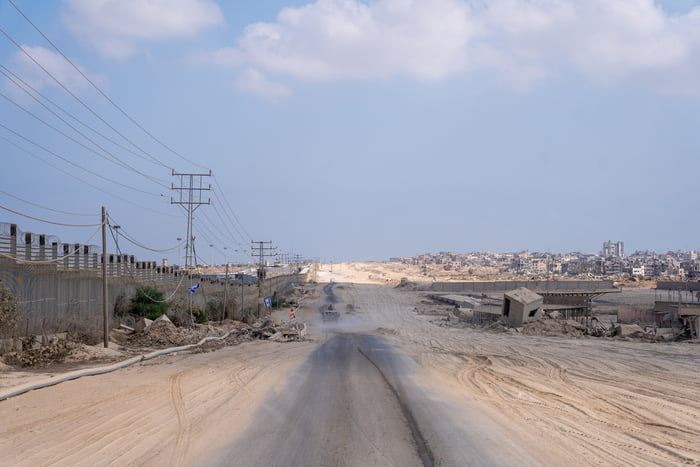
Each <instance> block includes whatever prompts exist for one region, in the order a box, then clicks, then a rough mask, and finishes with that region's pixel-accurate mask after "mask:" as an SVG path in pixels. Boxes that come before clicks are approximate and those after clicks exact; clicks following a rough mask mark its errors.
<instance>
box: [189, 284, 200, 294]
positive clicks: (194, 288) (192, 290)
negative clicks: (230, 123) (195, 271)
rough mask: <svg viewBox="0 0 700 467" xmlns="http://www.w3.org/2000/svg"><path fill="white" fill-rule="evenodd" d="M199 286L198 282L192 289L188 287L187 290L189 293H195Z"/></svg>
mask: <svg viewBox="0 0 700 467" xmlns="http://www.w3.org/2000/svg"><path fill="white" fill-rule="evenodd" d="M199 285H200V284H199V282H197V283H196V284H195V285H193V286H192V287H190V288H189V289H187V290H189V291H190V293H195V292H196V291H197V289H198V288H199Z"/></svg>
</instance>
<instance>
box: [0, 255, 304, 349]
mask: <svg viewBox="0 0 700 467" xmlns="http://www.w3.org/2000/svg"><path fill="white" fill-rule="evenodd" d="M143 277H144V278H142V279H139V278H138V277H136V276H127V277H109V279H108V290H109V292H108V295H109V310H110V313H111V314H112V315H113V313H114V307H115V304H116V303H117V302H118V301H120V300H125V301H126V302H128V301H129V300H130V299H131V298H132V297H133V296H134V294H135V292H136V288H137V287H140V286H151V287H154V288H156V289H158V290H160V291H161V292H163V294H164V296H165V297H166V298H168V297H170V296H172V298H171V299H170V300H169V301H170V302H171V303H176V304H179V305H180V306H181V307H182V306H186V305H185V304H189V300H190V298H191V299H192V306H193V308H199V309H206V306H207V303H208V302H209V301H211V300H214V301H218V302H221V301H223V296H224V283H225V281H224V280H219V279H209V278H202V277H200V276H184V277H183V275H182V274H175V273H174V272H173V271H171V270H166V271H163V272H161V273H154V274H149V275H148V276H143ZM305 280H306V278H305V277H303V276H301V275H298V274H285V275H279V276H275V277H271V278H269V279H267V280H266V281H264V282H263V291H262V292H263V293H262V294H261V295H262V297H263V298H264V297H267V296H272V294H274V293H275V292H278V293H284V292H285V291H286V290H288V289H289V288H290V286H291V284H292V283H302V282H304V281H305ZM0 282H2V283H3V284H4V285H5V286H6V287H8V288H9V290H10V292H11V293H12V294H13V295H14V296H15V297H16V298H17V301H18V303H19V306H20V310H21V316H22V320H21V322H20V323H19V324H18V326H17V327H16V328H15V330H13V331H12V333H13V334H15V335H36V334H46V333H55V332H64V331H66V330H68V328H70V327H71V326H75V325H76V323H79V325H80V328H81V329H85V331H86V332H89V331H90V330H91V329H93V330H94V331H95V332H98V333H99V332H101V329H102V279H101V277H100V275H99V274H98V272H97V271H67V270H59V269H57V268H56V267H55V266H51V265H36V266H24V265H20V264H15V263H13V262H0ZM196 283H199V284H200V287H199V288H198V289H197V291H196V293H194V294H190V292H189V290H188V289H189V288H190V287H191V286H193V285H194V284H196ZM226 294H227V299H228V302H229V303H230V304H231V303H232V304H235V305H232V306H236V308H238V309H239V310H240V307H241V303H242V305H243V307H244V308H245V307H248V308H249V309H253V310H257V303H258V286H257V284H256V283H253V284H245V283H244V284H243V286H242V287H241V285H240V283H229V285H228V287H227V292H226ZM190 295H191V297H190ZM241 296H242V300H241ZM233 311H234V310H227V314H228V315H229V316H232V312H233ZM112 322H114V321H113V320H112Z"/></svg>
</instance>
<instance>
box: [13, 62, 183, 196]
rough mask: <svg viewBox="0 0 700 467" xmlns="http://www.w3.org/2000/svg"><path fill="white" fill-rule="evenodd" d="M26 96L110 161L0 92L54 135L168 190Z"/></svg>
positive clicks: (163, 184)
mask: <svg viewBox="0 0 700 467" xmlns="http://www.w3.org/2000/svg"><path fill="white" fill-rule="evenodd" d="M0 73H1V71H0ZM20 89H21V88H20ZM23 91H24V92H27V91H26V90H24V89H23ZM27 94H28V95H29V96H30V97H31V98H32V99H34V100H35V101H36V102H38V103H39V104H40V105H41V106H43V107H44V108H45V109H46V110H48V111H49V112H51V113H52V114H53V115H54V116H55V117H56V118H58V119H59V120H61V121H62V122H63V123H65V124H66V125H68V126H69V127H70V128H72V129H73V131H75V132H76V133H78V134H79V135H81V136H82V137H83V138H85V139H86V140H88V141H90V142H91V143H92V144H94V145H95V146H97V147H98V148H100V149H101V150H102V151H104V152H105V153H107V154H109V155H110V156H112V159H110V158H109V157H107V156H105V155H103V154H100V153H99V152H97V151H95V150H94V149H93V148H91V147H89V146H87V145H85V144H83V143H82V142H80V141H78V140H77V139H75V138H73V137H72V136H70V135H69V134H67V133H66V132H65V131H63V130H61V129H59V128H57V127H56V126H54V125H52V124H50V123H49V122H47V121H46V120H44V119H43V118H41V117H39V116H38V115H36V114H35V113H34V112H32V111H30V110H29V109H27V108H26V107H24V106H22V105H21V104H19V103H18V102H16V101H15V100H14V99H12V98H11V97H9V96H7V95H6V94H4V93H3V92H0V97H2V98H3V99H5V100H6V101H8V102H10V103H12V104H13V105H15V106H16V107H17V108H19V109H20V110H22V111H23V112H25V113H27V114H28V115H30V116H31V117H33V118H34V119H36V120H38V121H39V122H41V123H43V124H44V125H46V126H47V127H49V128H51V129H52V130H53V131H55V132H56V133H58V134H60V135H61V136H63V137H65V138H67V139H69V140H70V141H73V142H74V143H75V144H77V145H78V146H80V147H82V148H84V149H86V150H88V151H90V152H91V153H93V154H95V155H96V156H97V157H100V158H102V159H104V160H106V161H108V162H111V163H113V164H116V165H118V166H120V167H122V168H124V169H126V170H130V171H132V172H134V173H137V174H139V175H141V176H142V177H144V178H146V179H148V180H150V181H152V182H154V183H157V184H158V185H160V186H162V187H164V188H168V189H169V188H170V187H169V186H168V185H167V184H165V182H163V181H159V180H157V179H155V178H153V177H151V176H150V175H146V174H145V173H143V172H141V171H140V170H138V169H136V168H134V167H132V166H130V165H129V164H127V163H126V162H124V161H122V160H121V159H119V158H118V157H117V156H115V155H114V154H112V153H111V152H109V151H107V150H106V149H105V148H103V147H102V146H100V145H99V144H97V143H96V142H95V141H93V140H92V139H91V138H89V137H88V136H86V135H85V133H83V132H81V131H80V130H78V129H77V128H75V127H74V126H73V125H72V124H70V123H68V122H67V121H66V120H65V119H64V118H63V117H61V116H60V115H58V114H57V113H56V112H54V111H53V110H51V109H49V108H48V107H47V106H46V105H45V104H44V103H42V102H41V101H39V100H38V99H36V97H34V96H32V95H31V94H29V93H28V92H27Z"/></svg>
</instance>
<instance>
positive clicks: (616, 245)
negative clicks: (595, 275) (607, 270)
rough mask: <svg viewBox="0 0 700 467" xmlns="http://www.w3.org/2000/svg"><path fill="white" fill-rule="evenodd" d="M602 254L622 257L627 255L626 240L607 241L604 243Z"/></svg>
mask: <svg viewBox="0 0 700 467" xmlns="http://www.w3.org/2000/svg"><path fill="white" fill-rule="evenodd" d="M602 256H604V257H606V258H611V257H612V258H622V257H623V256H625V244H624V242H611V241H607V242H605V243H603V252H602Z"/></svg>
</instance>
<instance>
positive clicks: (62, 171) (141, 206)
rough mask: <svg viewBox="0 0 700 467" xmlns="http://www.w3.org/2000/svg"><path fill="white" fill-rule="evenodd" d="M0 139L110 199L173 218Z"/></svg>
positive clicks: (4, 138)
mask: <svg viewBox="0 0 700 467" xmlns="http://www.w3.org/2000/svg"><path fill="white" fill-rule="evenodd" d="M0 126H1V124H0ZM0 139H2V140H4V141H6V142H7V143H9V144H11V145H12V146H14V147H16V148H17V149H19V150H20V151H22V152H24V153H25V154H27V155H28V156H30V157H32V158H34V159H36V160H38V161H40V162H43V163H44V164H46V165H48V166H49V167H52V168H53V169H55V170H57V171H59V172H61V173H63V174H65V175H68V176H69V177H71V178H73V179H74V180H77V181H78V182H80V183H83V184H85V185H87V186H89V187H92V188H94V189H95V190H97V191H99V192H100V193H104V194H106V195H109V196H111V197H113V198H115V199H118V200H120V201H123V202H125V203H128V204H131V205H132V206H135V207H137V208H139V209H143V210H144V211H148V212H151V213H154V214H158V215H161V216H167V217H175V216H173V215H171V214H165V213H163V212H160V211H156V210H155V209H150V208H147V207H145V206H143V205H142V204H139V203H135V202H133V201H130V200H128V199H126V198H123V197H121V196H119V195H115V194H114V193H112V192H110V191H107V190H105V189H104V188H102V187H99V186H97V185H94V184H92V183H90V182H87V181H85V180H84V179H82V178H80V177H78V176H76V175H75V174H72V173H70V172H68V171H67V170H63V169H62V168H61V167H58V166H57V165H55V164H52V163H51V162H49V161H47V160H46V159H44V158H43V157H41V156H38V155H36V154H34V153H33V152H32V151H30V150H28V149H26V148H23V147H22V146H20V145H18V144H17V143H15V142H14V141H12V140H10V139H8V138H6V137H4V136H3V135H0ZM79 168H82V167H79ZM83 170H86V169H83ZM109 181H112V180H109Z"/></svg>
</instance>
